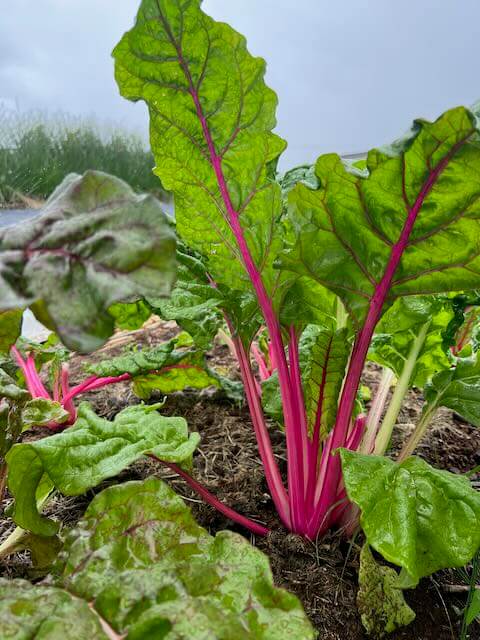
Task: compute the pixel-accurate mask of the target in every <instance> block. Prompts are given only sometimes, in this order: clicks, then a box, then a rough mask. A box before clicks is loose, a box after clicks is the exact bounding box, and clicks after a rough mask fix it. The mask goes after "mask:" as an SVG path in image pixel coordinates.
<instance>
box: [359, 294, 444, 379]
mask: <svg viewBox="0 0 480 640" xmlns="http://www.w3.org/2000/svg"><path fill="white" fill-rule="evenodd" d="M452 317H453V311H452V310H451V308H449V305H448V304H447V303H446V301H442V300H439V299H437V298H436V297H434V296H430V297H425V296H411V297H408V298H400V299H399V300H396V301H395V303H394V304H393V305H392V306H391V307H390V309H388V311H387V312H386V313H385V315H384V316H383V318H382V319H381V321H380V322H379V324H378V326H377V330H376V334H375V336H374V338H373V340H372V343H371V345H370V351H369V359H370V360H373V361H374V362H378V364H381V365H382V366H384V367H388V368H389V369H391V370H392V371H393V372H394V373H395V375H396V376H397V377H400V375H401V374H402V371H403V367H404V366H405V361H406V360H407V358H408V356H409V354H410V352H411V349H412V346H413V344H414V342H415V339H416V338H417V336H418V334H419V331H420V330H421V329H422V327H423V326H424V325H425V324H426V323H427V322H428V323H430V324H429V327H428V332H427V335H426V338H425V342H424V344H423V346H422V348H421V350H420V353H419V356H418V358H417V361H416V364H415V368H414V370H413V373H412V377H411V379H410V384H411V386H416V387H419V388H423V387H424V385H425V384H426V383H427V381H428V380H430V378H431V377H432V376H433V375H434V374H435V373H437V372H438V371H442V370H444V369H448V368H449V367H450V364H451V363H450V358H449V357H448V355H447V353H446V351H445V347H444V340H443V335H442V332H443V331H445V329H446V327H447V326H448V324H449V322H450V320H451V319H452Z"/></svg>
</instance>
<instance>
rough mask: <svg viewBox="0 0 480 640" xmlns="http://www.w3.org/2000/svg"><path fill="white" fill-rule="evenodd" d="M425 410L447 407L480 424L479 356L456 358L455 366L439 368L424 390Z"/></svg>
mask: <svg viewBox="0 0 480 640" xmlns="http://www.w3.org/2000/svg"><path fill="white" fill-rule="evenodd" d="M424 395H425V400H426V406H425V411H429V412H431V411H433V410H434V409H436V408H437V407H447V408H448V409H452V411H455V413H458V415H460V416H462V418H464V419H465V420H467V421H468V422H471V423H472V424H474V425H475V426H476V427H480V401H479V398H480V357H479V356H478V354H475V355H474V356H472V357H471V358H459V359H458V360H457V362H456V366H455V367H453V368H451V369H448V370H447V371H440V372H439V373H437V374H436V375H435V376H433V378H432V380H431V381H430V382H429V383H428V384H427V385H426V387H425V390H424Z"/></svg>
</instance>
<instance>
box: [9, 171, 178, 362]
mask: <svg viewBox="0 0 480 640" xmlns="http://www.w3.org/2000/svg"><path fill="white" fill-rule="evenodd" d="M174 277H175V236H174V233H173V232H172V230H171V228H170V225H169V224H168V222H167V218H166V215H165V214H164V213H163V211H162V208H161V206H160V203H159V202H158V201H157V200H156V199H155V198H154V197H153V196H150V195H148V196H138V195H136V194H135V193H134V192H133V191H132V190H131V188H130V187H129V186H128V185H127V184H126V183H124V182H122V181H121V180H119V179H118V178H114V177H113V176H109V175H107V174H104V173H101V172H98V171H87V172H86V173H85V174H84V175H83V176H79V175H76V174H71V175H69V176H67V177H66V178H65V180H64V181H63V182H62V184H61V185H60V186H59V187H58V188H57V189H56V190H55V192H54V193H53V194H52V195H51V197H50V198H49V200H48V201H47V204H46V205H45V207H44V209H43V211H42V214H41V215H39V216H37V217H36V218H35V220H33V221H32V220H30V221H29V222H28V223H24V224H19V225H17V226H15V227H9V228H8V229H7V230H5V231H1V232H0V308H2V309H9V308H18V307H19V306H22V307H24V306H27V305H31V304H33V303H34V302H35V301H42V302H43V303H44V307H45V311H46V313H47V314H48V315H49V316H50V318H51V321H52V323H53V325H54V326H55V329H56V332H57V333H58V334H59V335H60V337H61V338H62V341H63V342H64V343H65V344H66V345H67V346H68V347H69V348H71V349H74V350H80V351H92V350H94V349H96V348H98V347H99V346H101V345H102V344H103V343H104V342H105V340H106V339H107V338H108V337H109V336H110V335H111V334H112V332H113V328H114V321H113V318H112V317H111V316H110V315H109V313H108V308H109V307H110V306H111V305H112V304H113V303H115V302H118V301H125V300H128V299H131V298H132V297H135V298H138V297H140V296H147V295H155V296H161V295H168V293H169V292H170V289H171V287H172V284H173V281H174Z"/></svg>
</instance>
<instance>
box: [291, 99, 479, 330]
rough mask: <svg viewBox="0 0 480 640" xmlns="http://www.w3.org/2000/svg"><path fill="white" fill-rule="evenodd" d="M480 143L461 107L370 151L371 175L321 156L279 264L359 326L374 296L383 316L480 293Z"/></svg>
mask: <svg viewBox="0 0 480 640" xmlns="http://www.w3.org/2000/svg"><path fill="white" fill-rule="evenodd" d="M479 142H480V137H479V131H478V118H477V114H476V113H473V112H472V111H469V110H468V109H465V108H463V107H458V108H455V109H452V110H450V111H447V112H446V113H444V114H443V115H442V116H440V117H439V118H438V120H436V121H435V122H433V123H432V122H428V121H425V120H417V121H416V122H415V124H414V126H413V128H412V130H411V132H410V134H409V135H408V136H407V137H406V138H405V139H404V140H402V141H401V142H399V143H397V144H395V145H393V146H392V147H390V148H388V149H384V150H373V151H371V152H370V153H369V155H368V160H367V167H368V171H361V170H358V169H356V168H355V167H352V166H349V165H348V164H345V163H343V162H342V160H341V158H340V157H339V156H338V155H336V154H328V155H324V156H321V157H320V158H319V159H318V161H317V164H316V170H315V171H316V176H317V178H318V180H319V183H320V186H319V188H318V189H311V188H309V187H308V186H307V185H304V184H298V185H297V186H296V187H295V188H294V189H293V190H292V191H291V192H290V195H289V205H290V206H289V219H290V222H291V224H292V225H293V227H294V229H295V237H296V242H295V244H294V246H293V247H292V248H291V249H290V250H289V252H288V253H287V254H286V255H284V256H283V257H282V258H281V259H280V261H279V264H280V265H281V266H282V267H284V268H289V269H291V270H292V271H293V272H295V273H298V274H300V275H305V276H309V277H312V278H314V279H315V280H316V281H317V282H318V283H320V284H322V285H324V286H325V287H327V288H329V289H331V290H332V291H333V292H334V293H336V294H337V295H338V296H340V297H341V299H342V301H343V303H344V304H345V306H346V307H347V309H348V310H349V312H350V314H351V316H352V318H353V319H354V321H355V322H356V323H357V325H361V324H362V323H363V322H364V320H365V318H366V315H367V312H368V310H369V309H370V308H371V303H372V299H373V296H374V295H375V293H377V297H378V294H379V293H382V298H383V299H382V301H381V302H382V308H383V309H384V310H385V309H386V308H388V306H389V305H390V304H392V303H393V301H394V300H395V299H396V298H398V297H403V296H407V295H414V294H437V293H442V292H449V291H462V290H468V289H474V288H475V287H478V281H479V276H480V183H479V181H478V174H479V171H480V144H479ZM394 247H395V250H394V249H393V248H394ZM387 266H388V269H387ZM380 283H382V288H380ZM377 304H378V300H377Z"/></svg>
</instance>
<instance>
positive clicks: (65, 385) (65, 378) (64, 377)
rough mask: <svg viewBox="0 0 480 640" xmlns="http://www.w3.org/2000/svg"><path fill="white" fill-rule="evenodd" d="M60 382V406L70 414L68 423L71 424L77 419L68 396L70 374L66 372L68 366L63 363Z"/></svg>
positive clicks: (75, 411)
mask: <svg viewBox="0 0 480 640" xmlns="http://www.w3.org/2000/svg"><path fill="white" fill-rule="evenodd" d="M60 384H61V387H62V406H63V408H64V409H65V411H68V413H69V414H70V420H69V424H73V423H74V422H75V420H76V419H77V410H76V408H75V405H74V404H73V400H72V398H69V394H70V376H69V373H68V366H67V365H63V366H62V371H61V373H60Z"/></svg>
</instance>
